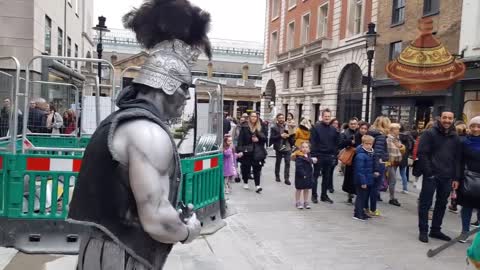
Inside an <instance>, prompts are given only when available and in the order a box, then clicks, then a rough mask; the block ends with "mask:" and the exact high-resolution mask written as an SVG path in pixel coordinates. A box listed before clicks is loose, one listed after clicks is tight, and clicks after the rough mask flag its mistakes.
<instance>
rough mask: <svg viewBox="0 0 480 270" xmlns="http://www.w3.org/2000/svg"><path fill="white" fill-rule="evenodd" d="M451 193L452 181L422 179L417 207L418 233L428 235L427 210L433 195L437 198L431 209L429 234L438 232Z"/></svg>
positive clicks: (430, 178)
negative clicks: (431, 216) (435, 194)
mask: <svg viewBox="0 0 480 270" xmlns="http://www.w3.org/2000/svg"><path fill="white" fill-rule="evenodd" d="M451 191H452V180H451V179H445V178H438V177H433V176H432V177H428V178H426V177H424V178H423V183H422V191H420V199H419V207H418V228H419V230H420V233H428V210H430V207H431V206H432V201H433V194H434V193H435V192H436V193H437V197H436V201H435V207H434V209H433V218H432V227H431V228H430V231H431V232H439V231H440V230H441V227H442V222H443V217H444V215H445V209H446V208H447V203H448V197H449V196H450V192H451Z"/></svg>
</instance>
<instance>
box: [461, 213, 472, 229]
mask: <svg viewBox="0 0 480 270" xmlns="http://www.w3.org/2000/svg"><path fill="white" fill-rule="evenodd" d="M472 214H473V208H470V207H462V210H461V211H460V215H461V217H462V233H466V232H469V231H470V222H471V221H472Z"/></svg>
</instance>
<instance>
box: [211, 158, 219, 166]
mask: <svg viewBox="0 0 480 270" xmlns="http://www.w3.org/2000/svg"><path fill="white" fill-rule="evenodd" d="M216 167H218V158H212V159H211V160H210V168H216Z"/></svg>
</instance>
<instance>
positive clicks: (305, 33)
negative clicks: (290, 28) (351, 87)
mask: <svg viewBox="0 0 480 270" xmlns="http://www.w3.org/2000/svg"><path fill="white" fill-rule="evenodd" d="M309 35H310V14H307V15H304V16H303V18H302V45H303V44H306V43H308V40H309Z"/></svg>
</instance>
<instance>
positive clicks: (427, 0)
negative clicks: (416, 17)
mask: <svg viewBox="0 0 480 270" xmlns="http://www.w3.org/2000/svg"><path fill="white" fill-rule="evenodd" d="M439 12H440V0H423V15H424V16H428V15H434V14H437V13H439Z"/></svg>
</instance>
